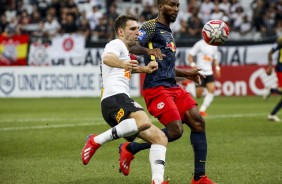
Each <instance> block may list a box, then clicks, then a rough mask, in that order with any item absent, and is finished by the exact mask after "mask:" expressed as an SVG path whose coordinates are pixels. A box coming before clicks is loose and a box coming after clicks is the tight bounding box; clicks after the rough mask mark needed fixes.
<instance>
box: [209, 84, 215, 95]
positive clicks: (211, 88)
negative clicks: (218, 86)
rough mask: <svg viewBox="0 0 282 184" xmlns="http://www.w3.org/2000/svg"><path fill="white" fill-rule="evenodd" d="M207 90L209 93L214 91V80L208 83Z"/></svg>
mask: <svg viewBox="0 0 282 184" xmlns="http://www.w3.org/2000/svg"><path fill="white" fill-rule="evenodd" d="M207 90H208V92H209V93H212V94H213V93H214V90H215V84H214V82H209V83H207Z"/></svg>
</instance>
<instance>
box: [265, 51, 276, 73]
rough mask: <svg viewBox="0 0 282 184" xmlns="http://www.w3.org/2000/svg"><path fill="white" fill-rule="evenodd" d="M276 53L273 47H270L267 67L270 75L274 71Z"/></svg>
mask: <svg viewBox="0 0 282 184" xmlns="http://www.w3.org/2000/svg"><path fill="white" fill-rule="evenodd" d="M273 53H274V50H273V49H270V51H269V52H268V54H267V55H268V68H267V69H266V74H267V75H270V74H271V73H272V69H273V66H272V54H273Z"/></svg>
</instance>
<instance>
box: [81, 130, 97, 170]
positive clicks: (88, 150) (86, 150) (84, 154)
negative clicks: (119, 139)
mask: <svg viewBox="0 0 282 184" xmlns="http://www.w3.org/2000/svg"><path fill="white" fill-rule="evenodd" d="M95 136H96V135H94V134H90V135H89V136H88V138H87V141H86V143H85V145H84V147H83V149H82V151H81V159H82V163H83V164H84V165H87V164H88V163H89V161H90V159H91V158H92V156H93V155H94V154H95V152H96V151H97V149H98V148H99V147H100V146H101V144H98V143H96V142H95V141H94V137H95Z"/></svg>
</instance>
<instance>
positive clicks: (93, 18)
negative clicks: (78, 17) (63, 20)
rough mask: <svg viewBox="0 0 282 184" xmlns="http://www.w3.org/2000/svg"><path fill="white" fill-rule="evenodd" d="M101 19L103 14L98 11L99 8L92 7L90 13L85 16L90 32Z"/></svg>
mask: <svg viewBox="0 0 282 184" xmlns="http://www.w3.org/2000/svg"><path fill="white" fill-rule="evenodd" d="M102 17H103V13H102V12H101V11H100V10H99V7H98V6H96V5H94V6H93V7H92V11H91V12H90V13H89V15H87V19H88V22H89V24H90V28H91V30H94V29H95V28H96V26H97V25H98V24H99V19H100V18H102Z"/></svg>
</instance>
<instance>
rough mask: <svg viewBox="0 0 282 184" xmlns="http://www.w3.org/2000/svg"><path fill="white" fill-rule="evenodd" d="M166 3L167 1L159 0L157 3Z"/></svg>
mask: <svg viewBox="0 0 282 184" xmlns="http://www.w3.org/2000/svg"><path fill="white" fill-rule="evenodd" d="M165 1H166V0H158V1H157V3H158V5H160V4H164V3H165Z"/></svg>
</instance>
